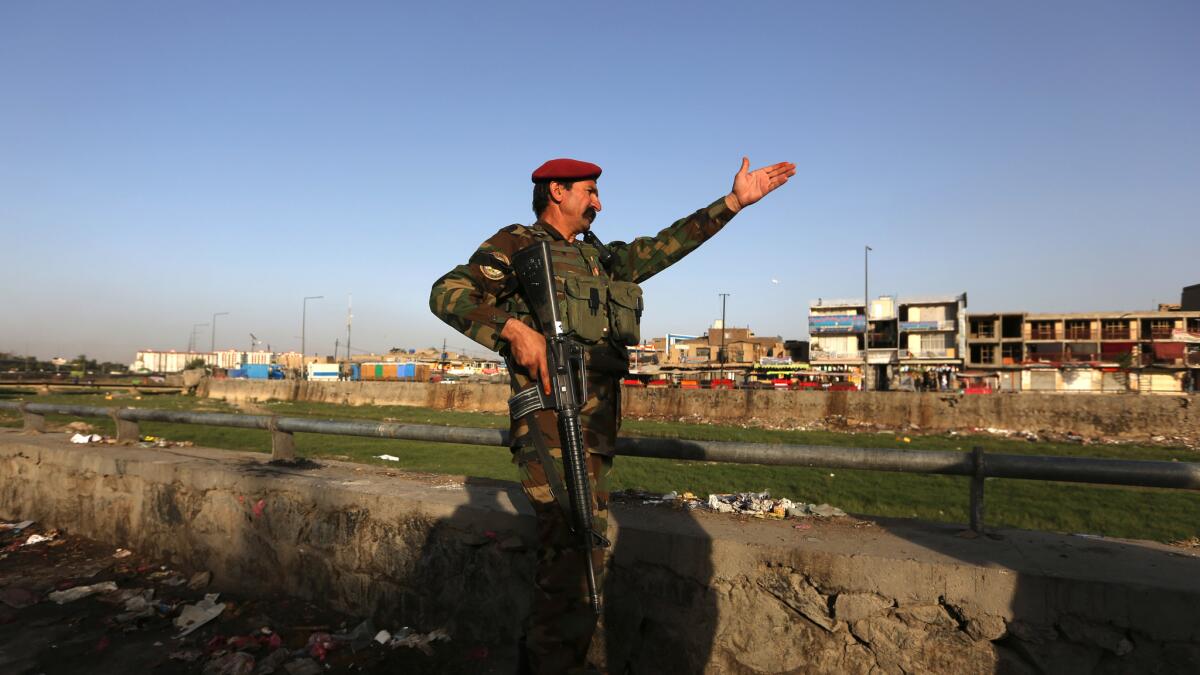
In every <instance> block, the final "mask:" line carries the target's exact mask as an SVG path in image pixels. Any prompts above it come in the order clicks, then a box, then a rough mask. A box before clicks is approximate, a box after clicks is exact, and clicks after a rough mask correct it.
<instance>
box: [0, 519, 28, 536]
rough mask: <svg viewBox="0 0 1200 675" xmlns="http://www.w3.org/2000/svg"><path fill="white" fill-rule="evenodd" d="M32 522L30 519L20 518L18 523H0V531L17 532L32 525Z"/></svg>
mask: <svg viewBox="0 0 1200 675" xmlns="http://www.w3.org/2000/svg"><path fill="white" fill-rule="evenodd" d="M34 522H35V521H32V520H22V521H21V522H19V523H0V532H11V533H13V534H18V533H20V531H21V530H23V529H25V528H27V527H29V526H30V525H33V523H34Z"/></svg>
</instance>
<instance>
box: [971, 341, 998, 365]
mask: <svg viewBox="0 0 1200 675" xmlns="http://www.w3.org/2000/svg"><path fill="white" fill-rule="evenodd" d="M995 359H996V346H995V345H971V361H972V362H973V363H994V362H995Z"/></svg>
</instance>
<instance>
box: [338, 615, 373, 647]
mask: <svg viewBox="0 0 1200 675" xmlns="http://www.w3.org/2000/svg"><path fill="white" fill-rule="evenodd" d="M374 635H376V632H375V624H374V622H372V621H371V620H370V619H367V620H366V621H363V622H362V623H360V624H358V625H357V626H355V627H354V630H352V631H350V632H349V633H334V634H333V636H332V637H333V639H334V640H337V641H338V642H346V643H349V645H350V651H354V652H357V651H359V650H362V649H366V648H367V647H369V646H371V641H372V640H374V639H375V638H374V637H373V636H374Z"/></svg>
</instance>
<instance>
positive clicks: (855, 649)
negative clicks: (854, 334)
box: [0, 430, 1200, 674]
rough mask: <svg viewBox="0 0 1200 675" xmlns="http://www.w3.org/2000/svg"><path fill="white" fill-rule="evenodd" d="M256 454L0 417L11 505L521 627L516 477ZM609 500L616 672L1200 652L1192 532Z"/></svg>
mask: <svg viewBox="0 0 1200 675" xmlns="http://www.w3.org/2000/svg"><path fill="white" fill-rule="evenodd" d="M263 460H264V458H263V456H262V455H256V454H251V453H234V452H222V451H217V450H207V449H202V448H193V449H187V450H184V449H173V450H172V451H171V452H170V453H164V452H158V451H155V450H153V449H143V448H136V447H133V448H123V447H118V446H99V447H90V446H85V447H80V446H72V445H70V444H69V443H67V442H66V441H65V439H64V438H63V437H62V436H60V435H53V436H25V435H21V434H20V433H18V432H15V431H9V430H0V516H3V517H7V518H34V519H37V520H38V521H39V522H41V523H43V524H44V525H46V526H49V527H58V528H66V529H69V530H70V531H72V532H75V533H79V534H83V535H86V536H89V537H93V538H97V539H100V540H103V541H107V542H109V543H111V544H113V545H121V546H126V547H129V548H133V549H135V550H138V551H139V552H142V553H146V554H149V555H152V556H160V557H161V558H163V559H165V560H167V561H169V562H171V564H173V565H175V566H178V567H181V568H183V569H184V570H185V571H193V570H199V569H208V570H211V571H212V572H213V574H214V581H213V583H214V586H215V587H216V588H217V589H220V590H226V591H238V592H241V593H244V594H249V595H258V594H278V593H285V594H288V595H290V596H293V597H297V596H299V597H308V598H312V599H314V600H316V601H318V602H322V603H327V604H331V605H333V606H334V607H336V608H338V609H341V610H343V611H346V612H349V613H351V614H353V615H358V616H364V615H373V616H374V617H375V618H376V620H377V621H380V622H382V623H383V624H384V625H401V624H403V625H409V626H413V627H415V628H417V629H419V630H429V629H432V628H436V627H439V626H447V627H449V630H450V632H451V635H452V637H453V640H454V642H453V643H452V645H459V647H460V648H462V649H467V648H469V646H471V645H476V644H480V643H490V644H510V645H511V643H512V641H513V640H515V638H516V636H517V633H518V630H519V626H520V623H521V617H523V616H524V614H525V613H526V611H527V608H528V597H529V591H530V588H529V579H530V575H531V571H532V563H533V555H534V554H533V552H532V550H531V548H532V546H533V539H532V538H533V531H534V528H533V522H532V517H531V516H530V515H529V513H528V506H527V505H526V504H524V502H523V498H522V496H521V495H520V493H519V491H518V488H517V487H516V486H515V485H513V484H508V483H497V482H485V481H480V480H477V479H465V480H463V479H457V480H456V479H452V478H448V477H440V478H435V479H428V478H426V479H425V480H423V481H417V480H406V479H403V478H398V477H395V474H394V473H392V474H389V473H387V472H385V471H383V470H382V469H378V468H376V467H364V466H357V465H352V464H343V463H337V462H328V463H326V464H325V465H324V466H322V467H319V468H312V469H303V470H301V469H291V468H281V467H275V466H271V465H268V464H265V463H264V462H263ZM618 461H619V460H618ZM260 502H261V504H262V507H261V509H258V510H259V511H260V513H258V514H257V515H256V505H257V504H259V503H260ZM613 521H614V523H613V526H612V529H611V530H610V532H609V536H610V538H611V539H612V540H613V549H612V550H611V553H610V564H609V574H608V579H607V582H606V588H605V597H606V602H607V605H606V614H605V617H604V625H605V629H604V631H603V632H602V633H601V634H600V636H599V638H598V639H597V640H596V642H595V645H594V649H593V657H594V658H595V659H597V660H599V661H601V662H607V665H608V667H609V669H610V670H611V672H633V673H664V672H669V673H714V674H715V673H785V672H806V673H807V672H815V673H822V672H824V673H844V672H851V673H866V672H889V673H898V672H940V673H991V672H1005V673H1008V672H1015V673H1033V672H1055V673H1058V672H1066V673H1070V672H1098V671H1099V672H1152V671H1154V672H1196V671H1197V669H1200V615H1198V614H1197V613H1196V611H1195V608H1196V607H1197V606H1200V604H1198V603H1200V584H1198V583H1197V581H1196V580H1197V579H1200V556H1197V555H1195V554H1193V553H1190V552H1188V551H1186V550H1184V549H1175V550H1170V549H1168V548H1166V547H1162V546H1157V545H1153V544H1146V543H1136V542H1121V541H1111V540H1097V539H1085V538H1080V537H1069V536H1066V537H1064V536H1058V535H1052V534H1039V533H1031V532H1022V531H1006V532H1000V533H995V534H994V536H984V537H978V538H964V537H962V536H959V535H960V534H961V532H960V528H957V527H953V526H944V525H931V524H923V523H917V522H903V521H874V522H865V521H855V520H853V519H847V520H835V521H815V522H806V523H805V525H809V527H807V528H805V529H796V528H795V527H794V525H795V524H796V521H778V522H775V521H770V522H768V521H754V520H751V521H748V522H745V521H742V520H739V519H737V518H734V517H731V516H723V515H718V514H707V513H698V512H686V511H676V510H673V509H670V508H666V507H653V506H645V505H641V506H637V505H620V504H618V505H616V506H615V507H614V509H613ZM626 668H628V670H626ZM503 670H505V668H503V667H501V668H500V669H499V670H498V672H503Z"/></svg>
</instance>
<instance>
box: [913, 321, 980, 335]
mask: <svg viewBox="0 0 1200 675" xmlns="http://www.w3.org/2000/svg"><path fill="white" fill-rule="evenodd" d="M957 326H958V322H956V321H953V320H942V321H901V322H900V330H902V331H907V332H909V333H919V332H929V331H946V330H954V329H955V328H957ZM988 337H991V336H990V335H989V336H988Z"/></svg>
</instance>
